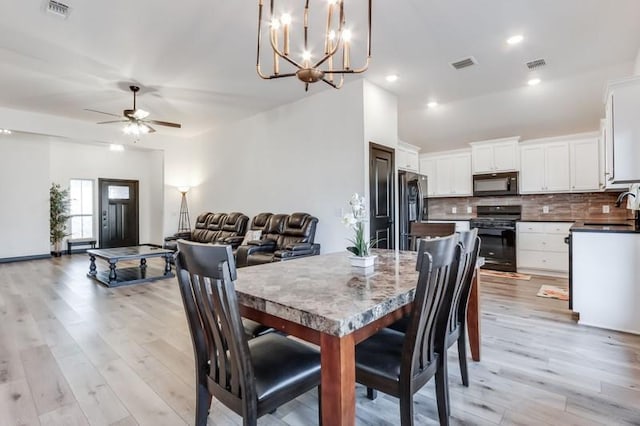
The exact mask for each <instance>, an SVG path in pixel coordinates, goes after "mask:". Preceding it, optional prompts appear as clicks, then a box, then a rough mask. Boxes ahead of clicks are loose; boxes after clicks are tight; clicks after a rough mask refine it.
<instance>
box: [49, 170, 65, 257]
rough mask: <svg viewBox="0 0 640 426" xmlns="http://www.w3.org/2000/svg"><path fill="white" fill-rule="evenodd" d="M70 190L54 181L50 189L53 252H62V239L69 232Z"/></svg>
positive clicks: (56, 254) (50, 234)
mask: <svg viewBox="0 0 640 426" xmlns="http://www.w3.org/2000/svg"><path fill="white" fill-rule="evenodd" d="M68 212H69V190H68V189H62V187H61V186H60V184H58V183H52V184H51V188H50V189H49V241H50V242H51V245H52V246H53V252H52V254H53V255H54V256H60V255H61V254H62V240H63V239H64V237H66V236H67V235H69V234H67V233H66V230H67V220H69V215H68V214H67V213H68Z"/></svg>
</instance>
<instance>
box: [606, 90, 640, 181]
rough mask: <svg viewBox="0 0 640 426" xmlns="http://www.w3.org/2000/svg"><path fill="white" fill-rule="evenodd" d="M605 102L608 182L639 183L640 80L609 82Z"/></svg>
mask: <svg viewBox="0 0 640 426" xmlns="http://www.w3.org/2000/svg"><path fill="white" fill-rule="evenodd" d="M605 103H606V109H605V120H606V128H605V132H606V138H607V141H606V150H605V159H606V167H605V173H607V176H606V178H607V181H608V182H611V183H613V184H616V183H624V184H629V183H633V182H640V168H639V167H638V164H639V163H640V77H634V78H630V79H626V80H622V81H618V82H613V83H610V84H609V85H608V87H607V91H606V95H605Z"/></svg>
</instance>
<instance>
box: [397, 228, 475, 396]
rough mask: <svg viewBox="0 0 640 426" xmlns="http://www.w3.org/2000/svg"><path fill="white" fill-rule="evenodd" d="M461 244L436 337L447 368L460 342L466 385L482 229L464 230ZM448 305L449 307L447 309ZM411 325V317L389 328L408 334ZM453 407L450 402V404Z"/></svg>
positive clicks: (467, 383)
mask: <svg viewBox="0 0 640 426" xmlns="http://www.w3.org/2000/svg"><path fill="white" fill-rule="evenodd" d="M457 236H458V241H459V244H460V250H461V254H460V264H459V266H458V277H457V279H456V281H455V285H452V286H450V287H449V288H448V289H447V293H446V295H445V300H444V302H443V309H442V311H441V312H442V313H441V315H440V318H439V324H438V328H439V330H440V331H439V332H438V334H437V338H436V352H438V353H441V354H444V355H443V359H444V363H445V365H444V368H445V370H448V369H447V357H446V353H447V349H449V348H450V347H451V346H453V344H454V343H456V342H457V343H458V363H459V364H460V375H461V376H462V384H463V385H464V386H469V373H468V368H467V335H466V328H467V327H466V323H467V307H468V304H469V295H470V294H471V286H472V283H473V278H474V277H475V273H476V262H477V260H478V253H479V252H480V238H479V237H478V230H477V229H472V230H471V231H463V232H459V233H458V234H457ZM447 307H448V309H447ZM408 324H409V319H408V318H402V319H401V320H398V321H396V322H395V323H393V324H391V325H390V326H389V328H391V329H393V330H396V331H400V332H402V333H405V332H406V330H407V328H408ZM446 389H447V401H448V400H449V397H448V395H449V392H448V382H447V383H446ZM447 407H449V404H447Z"/></svg>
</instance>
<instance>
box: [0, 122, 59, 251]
mask: <svg viewBox="0 0 640 426" xmlns="http://www.w3.org/2000/svg"><path fill="white" fill-rule="evenodd" d="M49 186H50V180H49V145H48V144H44V143H42V142H41V141H37V140H33V139H32V138H28V137H20V136H18V135H15V134H14V135H0V200H2V208H0V241H1V244H0V258H11V257H20V256H37V255H46V254H49V251H50V250H49Z"/></svg>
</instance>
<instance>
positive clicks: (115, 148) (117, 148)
mask: <svg viewBox="0 0 640 426" xmlns="http://www.w3.org/2000/svg"><path fill="white" fill-rule="evenodd" d="M109 149H110V150H111V151H124V145H120V144H116V143H112V144H111V145H109Z"/></svg>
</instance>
